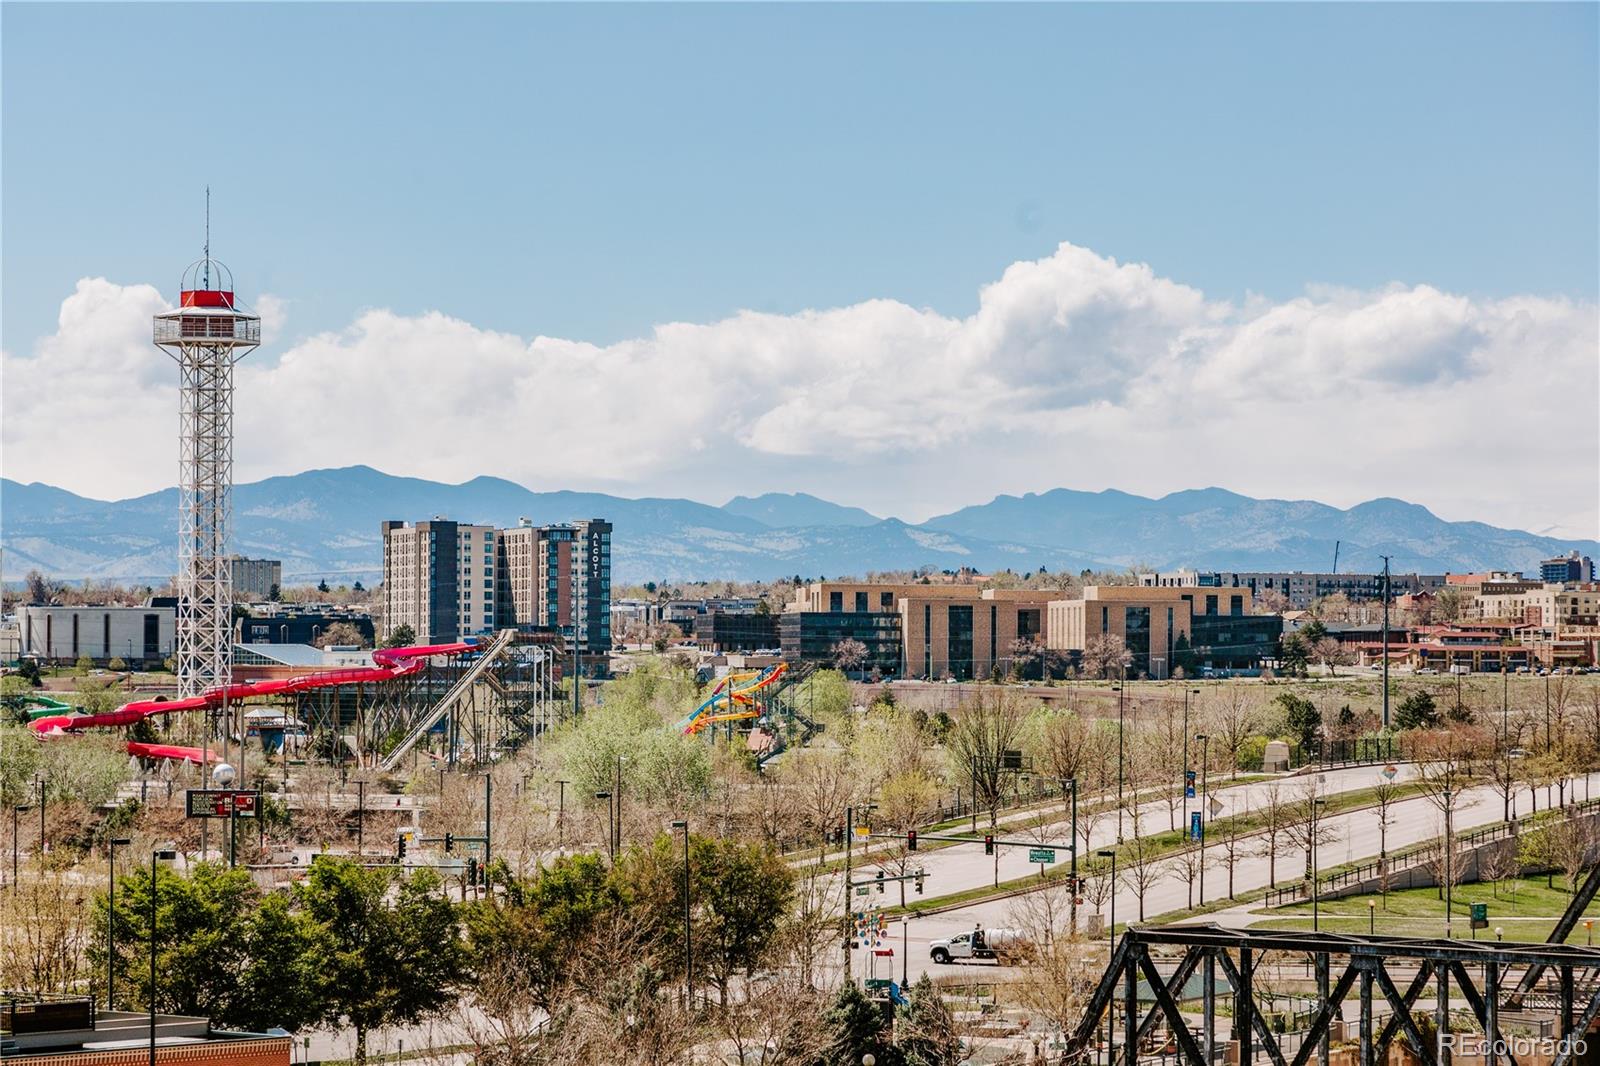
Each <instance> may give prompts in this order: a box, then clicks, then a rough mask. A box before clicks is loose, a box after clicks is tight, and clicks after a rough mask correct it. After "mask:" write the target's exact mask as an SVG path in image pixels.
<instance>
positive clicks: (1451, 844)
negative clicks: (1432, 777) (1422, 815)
mask: <svg viewBox="0 0 1600 1066" xmlns="http://www.w3.org/2000/svg"><path fill="white" fill-rule="evenodd" d="M1453 803H1454V797H1453V796H1452V794H1451V792H1450V788H1449V787H1448V786H1446V787H1445V790H1444V935H1445V939H1446V940H1448V939H1450V934H1451V929H1452V922H1451V917H1452V915H1451V914H1450V897H1451V895H1452V894H1453V893H1452V892H1451V884H1450V881H1451V877H1452V875H1453V873H1454V871H1452V870H1451V869H1450V852H1451V851H1453V850H1454V849H1455V841H1454V840H1452V839H1451V837H1450V808H1451V806H1452V805H1453Z"/></svg>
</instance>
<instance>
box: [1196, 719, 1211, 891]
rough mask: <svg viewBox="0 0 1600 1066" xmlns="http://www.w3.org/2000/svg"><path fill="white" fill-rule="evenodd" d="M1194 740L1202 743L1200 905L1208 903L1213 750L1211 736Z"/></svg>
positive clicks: (1205, 735) (1208, 734)
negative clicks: (1208, 796)
mask: <svg viewBox="0 0 1600 1066" xmlns="http://www.w3.org/2000/svg"><path fill="white" fill-rule="evenodd" d="M1194 738H1195V739H1196V740H1198V741H1199V742H1200V796H1199V800H1200V803H1199V807H1200V905H1201V906H1205V902H1206V815H1207V813H1209V812H1207V810H1206V784H1207V778H1206V769H1207V763H1208V762H1210V760H1209V759H1207V758H1206V756H1207V755H1208V754H1209V753H1210V750H1211V734H1210V733H1196V734H1195V736H1194Z"/></svg>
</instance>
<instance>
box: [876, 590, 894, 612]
mask: <svg viewBox="0 0 1600 1066" xmlns="http://www.w3.org/2000/svg"><path fill="white" fill-rule="evenodd" d="M878 607H879V609H880V610H884V611H892V610H894V593H892V592H880V593H878Z"/></svg>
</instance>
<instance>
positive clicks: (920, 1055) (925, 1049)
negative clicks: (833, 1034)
mask: <svg viewBox="0 0 1600 1066" xmlns="http://www.w3.org/2000/svg"><path fill="white" fill-rule="evenodd" d="M894 1028H895V1044H896V1046H897V1047H898V1049H899V1051H900V1054H901V1055H902V1056H904V1061H905V1064H906V1066H956V1063H959V1062H961V1061H962V1059H963V1058H965V1054H964V1052H963V1051H962V1046H961V1037H960V1035H959V1034H958V1033H957V1032H956V1020H955V1016H954V1015H952V1014H951V1013H950V1008H948V1007H946V1006H945V1005H944V999H943V997H942V996H940V994H939V990H938V989H937V988H935V987H934V984H933V979H932V978H930V977H929V976H928V975H927V974H923V975H922V976H921V977H919V978H917V980H916V981H915V982H914V983H913V984H912V986H911V989H910V993H909V995H907V997H906V1002H905V1003H903V1004H901V1006H900V1008H899V1009H898V1010H897V1011H896V1012H895V1026H894ZM858 1061H859V1060H858Z"/></svg>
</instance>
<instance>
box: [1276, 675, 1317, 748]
mask: <svg viewBox="0 0 1600 1066" xmlns="http://www.w3.org/2000/svg"><path fill="white" fill-rule="evenodd" d="M1273 702H1274V703H1276V704H1277V705H1278V706H1280V707H1282V708H1283V717H1284V722H1285V724H1286V725H1287V727H1288V729H1289V735H1290V736H1292V737H1293V738H1294V741H1295V743H1296V744H1298V745H1299V746H1300V757H1301V758H1302V759H1305V760H1310V758H1311V757H1312V755H1313V754H1314V753H1316V752H1318V751H1319V749H1320V741H1321V737H1320V731H1321V729H1322V712H1321V711H1319V710H1317V705H1316V704H1315V703H1312V702H1311V701H1310V700H1308V699H1306V698H1305V697H1304V696H1296V695H1295V694H1294V693H1292V692H1283V693H1280V694H1279V695H1278V697H1277V699H1275V700H1273Z"/></svg>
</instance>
